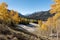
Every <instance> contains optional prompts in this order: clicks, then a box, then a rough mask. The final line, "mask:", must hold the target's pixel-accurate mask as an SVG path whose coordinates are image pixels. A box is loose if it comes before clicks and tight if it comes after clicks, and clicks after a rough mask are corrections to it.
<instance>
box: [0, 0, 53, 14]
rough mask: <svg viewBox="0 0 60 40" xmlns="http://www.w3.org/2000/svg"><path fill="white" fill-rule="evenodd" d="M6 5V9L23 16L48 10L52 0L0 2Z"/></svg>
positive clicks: (7, 0)
mask: <svg viewBox="0 0 60 40" xmlns="http://www.w3.org/2000/svg"><path fill="white" fill-rule="evenodd" d="M1 2H6V3H7V4H8V9H13V10H15V11H18V12H20V13H21V14H23V15H26V14H31V13H34V12H38V11H47V10H49V9H50V5H51V4H52V3H53V2H52V0H0V3H1Z"/></svg>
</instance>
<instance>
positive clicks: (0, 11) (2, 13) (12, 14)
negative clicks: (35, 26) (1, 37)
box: [0, 2, 19, 24]
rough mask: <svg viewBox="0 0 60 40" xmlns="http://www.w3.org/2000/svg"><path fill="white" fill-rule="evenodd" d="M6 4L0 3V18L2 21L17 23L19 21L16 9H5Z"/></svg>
mask: <svg viewBox="0 0 60 40" xmlns="http://www.w3.org/2000/svg"><path fill="white" fill-rule="evenodd" d="M7 7H8V5H7V4H6V3H4V2H3V3H1V4H0V20H2V21H3V22H4V23H6V24H7V23H11V22H13V23H16V24H17V23H18V22H19V15H18V12H16V11H13V10H11V11H9V10H8V9H7Z"/></svg>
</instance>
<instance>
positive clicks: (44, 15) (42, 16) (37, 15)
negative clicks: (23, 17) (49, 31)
mask: <svg viewBox="0 0 60 40" xmlns="http://www.w3.org/2000/svg"><path fill="white" fill-rule="evenodd" d="M54 15H55V14H50V13H49V11H41V12H35V13H33V14H30V15H28V16H27V17H28V18H31V19H37V20H38V19H40V20H43V21H46V20H47V19H48V18H49V17H52V16H54Z"/></svg>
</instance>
